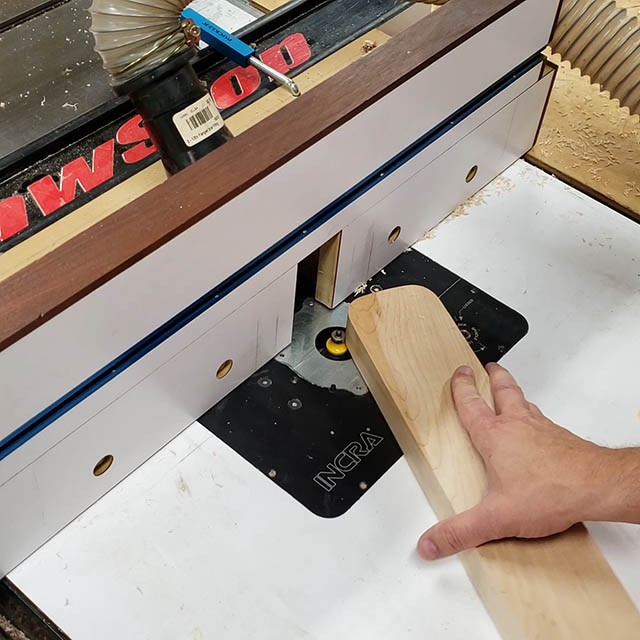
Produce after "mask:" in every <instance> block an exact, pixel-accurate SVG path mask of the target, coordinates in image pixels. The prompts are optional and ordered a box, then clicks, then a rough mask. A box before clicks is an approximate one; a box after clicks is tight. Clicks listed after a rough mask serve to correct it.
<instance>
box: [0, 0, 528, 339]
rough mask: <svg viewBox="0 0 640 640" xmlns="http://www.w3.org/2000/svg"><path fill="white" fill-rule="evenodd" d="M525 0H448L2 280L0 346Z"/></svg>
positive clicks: (254, 181) (138, 258)
mask: <svg viewBox="0 0 640 640" xmlns="http://www.w3.org/2000/svg"><path fill="white" fill-rule="evenodd" d="M522 1H523V0H485V1H484V2H481V3H476V2H463V3H457V2H454V3H450V4H447V5H446V6H445V7H444V8H442V9H441V10H439V11H438V12H436V13H435V14H434V15H432V16H429V17H428V18H426V19H425V20H422V21H420V22H419V23H417V24H416V25H414V26H413V27H411V28H409V29H408V30H407V31H406V32H405V33H403V34H401V35H399V36H398V37H397V38H393V39H392V40H390V41H389V42H388V43H386V44H385V45H383V46H381V47H379V48H377V49H376V50H374V51H373V52H372V53H371V54H370V55H369V56H366V57H364V58H362V59H361V60H359V61H358V62H356V63H354V64H353V65H351V66H350V67H348V68H347V69H344V70H343V71H341V72H340V73H338V74H336V75H335V76H333V77H332V78H331V79H329V80H327V81H326V82H324V83H322V84H321V85H320V86H318V87H316V88H314V89H312V90H311V91H309V92H308V93H306V94H304V95H303V96H302V97H301V98H299V99H297V100H296V101H294V102H292V103H291V104H289V105H287V106H286V107H284V108H283V109H281V110H279V111H278V112H276V113H275V114H273V115H272V116H270V117H269V118H267V119H266V120H263V121H262V122H260V123H259V124H257V125H256V126H254V127H252V128H251V129H250V130H249V131H248V132H246V133H244V134H242V135H240V136H238V137H237V138H235V139H233V140H231V141H229V142H228V143H227V144H225V145H224V146H223V147H221V148H220V149H218V150H217V151H216V152H215V153H212V154H210V155H209V156H207V157H205V158H203V159H202V160H201V161H199V162H198V163H196V164H195V165H192V166H191V167H189V168H187V169H185V170H184V171H182V172H181V173H179V174H178V175H176V176H173V177H172V178H171V179H170V180H167V181H166V182H164V183H163V184H161V185H159V186H157V187H156V188H154V189H152V190H151V191H149V192H148V193H146V194H145V195H143V196H141V197H140V198H138V199H137V200H135V201H134V202H132V203H131V204H129V205H127V206H125V207H123V208H122V209H120V210H119V211H117V212H116V213H114V214H113V215H111V216H109V217H108V218H106V219H105V220H103V221H101V222H100V223H98V224H97V225H95V226H93V227H91V228H90V229H88V230H87V231H85V232H83V233H81V234H79V235H77V236H75V237H74V238H72V239H70V240H69V242H67V243H65V244H63V245H62V246H60V247H57V248H56V249H55V250H53V251H51V252H50V253H48V254H47V255H45V256H43V257H42V258H41V259H40V260H37V261H35V262H34V263H32V264H30V265H29V266H27V267H25V269H23V270H22V271H20V272H18V273H16V274H15V275H13V276H11V277H10V278H7V279H6V280H4V281H3V282H2V283H0V300H2V301H3V304H2V315H1V319H0V349H4V348H6V347H7V346H8V345H10V344H12V343H13V342H15V341H16V340H17V339H19V338H20V337H22V336H24V335H26V334H27V333H28V332H30V331H32V330H33V329H35V328H36V327H38V326H40V325H41V324H42V323H44V322H46V321H47V320H49V319H50V318H52V317H53V316H54V315H56V314H57V313H59V312H60V311H62V310H63V309H65V308H67V307H68V306H69V305H71V304H73V303H74V302H76V301H77V300H79V299H80V298H82V297H83V296H85V295H87V294H88V293H90V292H91V291H93V290H95V289H96V288H97V287H98V286H100V285H102V284H104V283H105V282H107V281H108V280H109V279H111V278H113V277H114V276H115V275H117V274H118V273H121V272H122V271H123V270H125V269H126V268H127V267H129V266H131V265H132V264H134V263H135V262H137V261H138V260H140V259H141V258H143V257H145V256H147V255H149V254H150V253H151V252H152V251H154V250H155V249H157V248H158V247H160V246H161V245H163V244H165V243H166V242H168V241H169V240H171V239H172V238H173V237H175V236H176V235H177V234H179V233H181V232H182V231H184V230H185V229H187V228H189V227H190V226H192V225H193V224H195V223H196V222H198V221H199V220H201V219H202V218H203V217H205V216H206V215H208V214H210V213H211V212H213V211H215V209H217V208H219V207H220V206H222V205H223V204H225V203H226V202H228V201H229V200H231V199H232V198H234V197H235V196H237V195H239V194H240V193H242V192H243V191H245V190H246V189H248V188H249V187H250V186H252V185H253V184H255V183H256V182H258V181H259V180H261V179H262V178H264V177H265V176H266V175H268V174H269V173H271V172H272V171H274V170H275V169H277V168H278V167H279V166H281V165H283V164H284V163H286V162H287V161H288V160H290V159H291V158H293V157H294V156H295V155H297V154H299V153H300V152H302V151H303V150H304V149H306V148H308V147H309V146H311V145H312V144H314V143H315V142H317V141H318V140H320V139H321V138H322V137H324V136H326V135H327V134H328V133H330V132H331V131H332V130H334V129H336V128H337V127H339V126H340V125H342V124H343V123H344V122H346V121H347V120H349V119H350V118H352V117H353V116H355V115H357V114H358V113H359V112H360V111H362V109H364V108H366V107H368V106H369V105H371V104H372V103H374V102H375V101H377V100H379V99H380V98H381V97H382V96H384V95H385V94H387V93H389V92H390V91H392V90H393V89H395V88H396V87H397V86H399V85H400V84H402V83H403V82H404V81H406V80H407V79H408V78H410V77H412V76H413V75H415V74H416V73H418V72H420V71H421V70H422V69H424V68H425V67H426V66H428V65H429V64H431V63H432V62H434V61H435V60H437V59H439V58H440V57H442V56H444V55H445V54H446V53H448V52H449V51H451V50H452V49H453V48H455V47H456V46H457V45H459V44H461V43H462V42H464V41H465V40H467V39H468V38H469V37H471V36H472V35H474V34H475V33H477V32H479V31H480V30H482V29H483V28H484V27H486V26H487V25H488V24H490V23H492V22H493V21H495V20H497V19H498V18H500V17H501V16H502V15H504V14H505V13H507V12H508V11H509V10H511V9H513V8H514V7H516V6H517V5H519V4H521V3H522ZM211 176H216V180H211Z"/></svg>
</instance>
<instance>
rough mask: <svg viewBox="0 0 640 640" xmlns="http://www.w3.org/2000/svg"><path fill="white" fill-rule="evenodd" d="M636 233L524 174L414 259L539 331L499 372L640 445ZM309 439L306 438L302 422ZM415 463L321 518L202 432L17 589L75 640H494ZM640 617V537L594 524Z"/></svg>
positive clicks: (31, 567)
mask: <svg viewBox="0 0 640 640" xmlns="http://www.w3.org/2000/svg"><path fill="white" fill-rule="evenodd" d="M638 246H640V227H639V226H638V225H637V223H635V222H632V221H630V220H628V219H626V218H624V217H623V216H621V215H619V214H618V213H616V212H614V211H612V210H611V209H609V208H607V207H606V206H605V205H603V204H600V203H598V202H596V201H594V200H592V199H590V198H589V197H588V196H586V195H584V194H582V193H580V192H578V191H576V190H574V189H573V188H571V187H569V186H567V185H565V184H564V183H562V182H560V181H559V180H556V179H554V178H552V177H550V176H549V175H547V174H545V173H543V172H541V171H540V170H538V169H536V168H534V167H532V166H531V165H529V164H527V163H526V162H524V161H519V162H517V163H516V164H515V165H514V166H512V167H511V168H510V169H508V170H507V171H506V172H505V173H504V174H503V175H501V176H500V177H498V178H497V179H496V180H495V181H494V182H493V183H492V184H490V185H489V186H488V187H487V188H485V189H484V190H483V191H482V192H480V193H479V194H478V195H476V196H474V197H473V198H472V199H471V200H470V201H469V202H467V203H466V204H465V205H463V206H462V207H460V208H458V209H457V210H456V211H455V212H454V213H453V214H452V215H450V216H449V217H448V218H447V219H446V220H445V221H444V222H442V223H441V224H440V225H438V226H437V227H436V228H435V229H434V230H432V231H431V232H430V233H429V234H427V236H426V237H425V238H424V240H422V241H421V242H419V243H418V244H417V245H416V249H417V250H418V251H420V252H422V253H424V254H426V255H427V256H429V257H431V258H432V259H434V260H435V261H437V262H439V263H440V264H442V265H443V266H445V267H447V268H448V269H450V270H452V271H454V272H455V273H456V274H458V275H459V276H461V277H463V278H465V279H467V280H469V281H470V282H472V283H474V284H475V285H477V286H478V287H480V288H482V289H483V290H484V291H486V292H487V293H489V294H491V295H493V296H495V297H496V298H498V299H499V300H500V301H502V302H504V303H506V304H507V305H509V306H510V307H512V308H513V309H515V310H517V311H519V312H520V313H521V314H523V315H524V316H525V317H526V319H527V320H528V322H529V332H528V335H527V336H526V337H525V338H524V339H523V340H522V341H521V342H519V343H518V344H517V345H516V347H515V348H514V349H513V350H512V351H511V352H509V353H508V354H507V356H506V357H505V358H504V359H503V360H502V363H503V364H504V365H505V366H507V367H508V368H509V369H510V370H511V371H512V372H513V373H514V375H515V376H516V378H517V379H518V381H519V382H520V383H521V384H522V386H523V387H524V390H525V392H526V394H527V396H528V398H529V399H530V400H531V401H532V402H535V403H536V404H538V405H539V406H540V407H541V409H542V410H543V411H544V412H545V413H546V414H547V415H548V416H549V417H551V418H552V419H553V420H555V421H557V422H558V423H559V424H561V425H563V426H566V427H569V428H571V429H572V430H573V431H575V432H576V433H578V434H579V435H581V436H583V437H586V438H589V439H593V440H595V441H597V442H599V443H602V444H605V445H610V446H622V445H633V444H635V445H637V444H640V399H639V397H638V391H637V380H638V379H639V378H640V343H639V342H638V341H637V340H636V339H635V333H636V331H637V319H638V317H640V286H639V285H640V256H639V255H638ZM301 428H304V425H301ZM434 521H435V517H434V514H433V512H432V511H431V509H430V507H429V505H428V504H427V502H426V500H425V499H424V496H423V494H422V492H421V491H420V489H419V487H418V484H417V483H416V481H415V479H414V478H413V476H412V474H411V472H410V471H409V468H408V466H407V464H406V463H405V460H404V459H401V460H399V461H398V462H397V463H396V464H395V465H394V466H393V467H392V468H391V469H390V470H389V471H388V472H387V473H386V474H385V475H384V476H383V477H382V479H381V480H379V481H378V482H377V483H376V484H375V485H374V486H372V487H371V488H369V489H368V490H367V491H366V493H365V494H364V495H363V496H362V498H361V499H360V500H358V502H357V503H356V504H355V505H354V506H353V507H352V508H351V509H350V510H349V511H348V512H347V513H346V514H344V515H343V516H341V517H338V518H333V519H323V518H320V517H318V516H315V515H313V514H312V513H311V512H310V511H308V510H306V509H305V508H303V507H302V505H300V504H299V503H297V502H296V501H294V500H293V499H292V498H291V497H290V496H289V495H287V494H286V493H285V492H283V491H281V490H280V489H279V488H278V487H277V486H275V484H272V483H270V482H269V481H268V479H267V478H265V476H264V475H263V474H261V473H260V472H258V471H257V470H256V469H255V468H254V467H252V466H251V465H250V464H248V463H247V462H246V461H245V460H244V459H242V458H241V457H240V456H239V455H237V454H236V453H235V452H233V451H232V450H231V449H230V448H228V447H227V446H226V445H225V444H223V443H222V442H221V441H220V440H219V439H217V438H216V437H214V436H213V435H212V434H211V433H210V432H209V431H207V430H205V429H204V428H203V427H202V426H201V425H199V424H197V423H196V424H194V425H192V426H191V427H190V428H189V429H187V430H186V431H185V432H183V433H182V434H181V435H180V436H179V437H178V438H176V439H175V440H174V441H172V442H171V443H170V444H169V445H167V446H166V447H165V448H164V449H162V450H161V451H160V452H159V453H158V454H156V455H155V456H154V457H153V458H152V459H151V460H149V461H148V462H147V463H146V464H144V465H143V466H142V467H141V468H139V469H138V470H137V471H135V472H134V473H133V474H132V475H131V476H129V477H128V478H126V479H125V480H124V481H123V482H122V483H120V484H119V485H118V486H117V487H116V488H115V489H114V490H112V491H111V492H110V493H109V494H107V495H106V496H105V497H104V498H102V499H101V500H100V501H99V502H98V503H96V504H95V505H94V506H92V507H91V508H90V509H88V510H87V511H86V512H85V513H83V514H82V515H81V516H80V517H79V518H77V519H76V520H75V521H74V522H73V523H72V524H71V525H69V526H68V527H67V528H66V529H64V530H63V531H62V532H61V533H60V534H58V535H57V536H56V537H55V538H53V539H52V540H51V541H50V542H48V543H47V544H45V545H44V546H43V547H42V548H40V549H39V550H38V551H37V552H36V553H34V554H33V555H32V556H31V557H30V558H29V559H27V560H26V561H25V562H24V563H23V564H22V565H20V566H19V567H18V568H17V569H15V570H14V571H13V572H12V573H11V574H10V575H9V578H10V579H11V580H12V581H13V582H14V583H15V584H16V585H17V586H18V587H19V588H20V589H22V590H23V591H24V592H25V593H26V594H27V595H28V596H29V597H30V598H31V599H33V600H34V602H35V603H36V604H37V605H38V606H39V607H41V608H42V609H43V610H44V612H45V613H46V614H48V615H49V616H50V617H51V618H52V619H53V620H54V621H55V622H56V623H57V624H59V625H60V626H61V627H62V628H63V629H64V630H65V631H66V633H67V634H69V636H70V637H71V638H73V639H74V640H83V639H85V638H86V639H91V640H102V639H105V640H106V639H107V638H113V637H121V638H136V639H137V640H142V639H143V638H149V639H153V640H160V639H165V638H166V639H171V640H174V639H178V638H180V639H182V638H184V639H189V640H197V639H205V638H216V637H223V638H225V639H227V638H228V639H233V638H238V639H245V638H260V639H261V640H262V639H266V638H288V639H293V638H313V639H314V640H316V639H317V640H327V639H329V638H345V637H349V638H353V639H354V640H355V639H359V638H362V639H366V640H372V639H374V638H397V639H401V638H451V639H455V638H460V639H462V638H465V639H466V638H474V640H485V639H486V640H497V638H498V635H497V632H496V631H495V628H494V627H493V624H492V622H491V619H490V618H489V616H488V614H487V613H486V611H485V609H484V608H483V606H482V603H481V601H480V599H479V598H478V597H477V596H476V594H475V593H474V591H473V589H472V587H471V584H470V582H469V581H468V579H467V577H466V574H465V573H464V571H463V569H462V565H461V564H460V562H459V560H458V559H457V558H451V559H448V560H445V561H440V562H438V563H435V564H426V563H424V562H422V561H421V560H420V559H419V558H418V556H417V553H416V552H415V551H414V549H415V543H416V541H417V539H418V536H419V535H420V533H421V532H422V531H423V530H424V529H426V528H427V527H428V526H430V525H431V524H432V523H433V522H434ZM589 529H590V531H591V533H592V534H593V535H594V536H595V538H596V540H597V542H598V544H599V545H600V546H601V548H602V549H603V551H604V553H605V555H606V557H607V559H608V561H609V562H610V564H611V566H612V567H613V569H614V571H615V572H616V574H617V575H618V577H619V578H620V580H621V582H622V583H623V584H624V586H625V587H626V588H627V590H628V592H629V593H630V595H631V597H632V598H633V600H634V601H635V603H636V605H638V606H640V570H639V569H638V566H639V565H638V562H637V558H638V556H639V554H640V527H636V526H631V525H620V524H609V523H606V524H605V523H599V524H589Z"/></svg>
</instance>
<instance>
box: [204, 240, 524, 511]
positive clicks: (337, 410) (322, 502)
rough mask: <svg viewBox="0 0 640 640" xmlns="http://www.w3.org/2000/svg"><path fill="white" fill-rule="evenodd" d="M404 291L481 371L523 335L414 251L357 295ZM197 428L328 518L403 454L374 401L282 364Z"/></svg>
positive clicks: (516, 323)
mask: <svg viewBox="0 0 640 640" xmlns="http://www.w3.org/2000/svg"><path fill="white" fill-rule="evenodd" d="M407 284H419V285H423V286H425V287H428V288H429V289H431V290H432V291H433V292H434V293H436V294H437V295H438V296H439V297H440V299H441V300H442V302H443V304H444V305H445V307H446V308H447V310H448V311H449V313H450V314H451V316H452V317H453V318H454V320H455V321H456V323H457V324H458V327H459V328H460V330H461V331H462V333H463V335H464V336H465V337H466V338H467V340H468V342H469V344H470V345H471V347H472V348H473V350H474V351H475V353H476V355H477V356H478V358H479V359H480V361H481V362H482V363H483V364H487V363H488V362H497V361H498V360H499V359H500V358H501V357H502V356H503V355H504V354H505V353H507V352H508V351H509V350H510V349H511V348H512V347H513V346H514V345H515V344H516V343H517V342H519V341H520V340H521V339H522V338H523V337H524V336H525V335H526V334H527V331H528V324H527V321H526V319H525V318H524V317H523V316H522V315H520V314H519V313H518V312H517V311H514V310H513V309H510V308H509V307H507V306H506V305H504V304H503V303H501V302H499V301H498V300H496V299H495V298H492V297H491V296H489V295H488V294H486V293H484V292H482V291H481V290H480V289H478V288H477V287H475V286H473V285H472V284H471V283H469V282H467V281H466V280H463V279H462V278H459V277H458V276H457V275H455V274H454V273H452V272H451V271H448V270H447V269H445V268H444V267H442V266H440V265H439V264H437V263H436V262H434V261H433V260H431V259H429V258H427V257H426V256H424V255H422V254H421V253H418V252H417V251H413V250H411V251H407V252H405V253H403V254H402V255H401V256H400V257H399V258H397V259H396V260H395V261H394V262H393V263H392V264H391V265H389V266H388V267H387V268H386V269H384V270H383V271H381V272H380V273H379V274H377V275H376V276H374V277H373V278H372V279H371V280H370V281H369V282H368V283H367V286H366V288H363V291H362V292H359V294H358V295H362V294H364V293H368V292H370V291H372V290H373V291H376V290H379V289H380V288H382V289H388V288H392V287H397V286H402V285H407ZM354 297H355V294H354V296H352V297H351V298H350V299H349V300H347V302H350V301H351V300H352V299H353V298H354ZM313 338H315V336H313ZM425 366H428V363H425ZM200 422H201V423H202V424H203V425H204V426H205V427H206V428H207V429H208V430H209V431H211V432H212V433H213V434H215V435H216V436H217V437H219V438H220V439H221V440H222V441H224V442H225V443H226V444H228V445H229V446H230V447H231V448H232V449H234V450H235V451H236V452H238V453H239V454H240V455H241V456H242V457H243V458H245V460H247V461H248V462H249V463H250V464H252V465H253V466H254V467H256V468H257V469H258V470H260V471H261V472H262V473H263V474H264V475H265V479H266V480H267V481H270V482H274V483H275V484H276V485H278V486H279V487H280V488H282V489H283V490H284V491H286V492H287V493H288V494H290V495H291V496H292V497H293V498H294V499H295V500H297V501H298V502H299V503H301V504H302V505H304V506H305V507H306V508H308V509H309V510H311V511H312V512H313V513H315V514H317V515H318V516H321V517H325V518H334V517H337V516H340V515H342V514H344V513H345V512H346V511H347V510H348V509H349V508H350V507H351V506H353V505H354V504H355V503H356V502H357V500H358V499H359V498H360V497H361V496H362V495H363V494H364V493H366V491H367V490H368V489H369V488H370V487H372V486H373V485H374V484H375V482H376V481H378V480H379V479H380V478H381V477H382V476H383V475H384V474H385V472H386V471H387V470H388V469H390V468H391V466H392V465H393V464H394V463H395V462H396V461H397V460H398V459H399V458H400V457H401V456H402V451H401V450H400V448H399V446H398V444H397V442H396V440H395V438H394V437H393V434H392V433H391V430H390V429H389V427H388V426H387V423H386V422H385V420H384V418H383V417H382V414H381V413H380V411H379V409H378V407H377V405H376V403H375V402H374V400H373V398H372V396H371V394H370V393H367V394H365V395H358V394H355V393H353V392H352V391H348V390H342V389H334V388H324V387H321V386H317V385H316V384H312V383H310V382H307V381H306V380H304V379H302V378H301V377H300V376H299V375H298V374H297V373H296V372H295V371H294V370H292V369H291V368H290V367H289V366H287V365H286V364H283V363H282V362H281V361H278V358H275V359H274V360H272V361H271V362H269V363H268V364H267V365H266V366H265V367H263V368H262V369H260V370H259V371H257V372H256V373H255V374H254V375H253V376H251V378H250V379H249V380H247V381H246V382H244V383H243V384H241V385H240V386H239V387H238V388H237V389H235V390H234V391H233V392H232V393H230V394H229V395H228V396H226V397H225V398H224V399H223V400H221V401H220V402H219V403H217V404H216V405H215V406H214V407H213V408H211V409H210V410H209V411H207V413H205V414H204V415H203V416H202V417H201V418H200Z"/></svg>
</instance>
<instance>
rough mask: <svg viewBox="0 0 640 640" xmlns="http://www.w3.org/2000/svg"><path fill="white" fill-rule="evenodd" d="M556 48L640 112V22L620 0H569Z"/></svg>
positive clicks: (553, 44)
mask: <svg viewBox="0 0 640 640" xmlns="http://www.w3.org/2000/svg"><path fill="white" fill-rule="evenodd" d="M415 1H416V2H422V3H423V4H445V3H446V2H447V1H448V0H438V1H436V2H426V1H425V0H415ZM551 50H552V51H553V53H556V54H559V55H560V57H561V58H562V59H563V60H565V61H566V62H568V63H569V64H570V65H571V66H572V67H573V68H575V69H578V70H579V71H580V73H582V75H583V76H588V77H589V78H590V79H591V82H592V83H593V84H598V85H600V88H601V89H602V90H603V91H608V92H609V95H610V96H611V98H612V99H616V100H618V101H619V102H620V106H621V107H627V108H628V109H629V111H630V112H631V114H640V25H639V24H638V20H637V19H636V18H635V17H633V16H631V15H629V13H628V12H627V10H626V9H621V8H620V7H618V5H617V4H616V3H615V0H564V1H563V3H562V6H561V8H560V16H559V19H558V24H557V26H556V30H555V32H554V34H553V39H552V41H551Z"/></svg>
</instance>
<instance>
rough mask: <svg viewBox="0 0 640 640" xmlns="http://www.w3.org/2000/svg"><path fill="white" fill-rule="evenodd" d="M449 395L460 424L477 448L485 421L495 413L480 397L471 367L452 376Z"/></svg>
mask: <svg viewBox="0 0 640 640" xmlns="http://www.w3.org/2000/svg"><path fill="white" fill-rule="evenodd" d="M451 394H452V396H453V403H454V405H455V408H456V411H457V412H458V416H459V418H460V422H462V425H463V426H464V428H465V429H466V430H467V431H468V432H469V435H470V436H471V440H472V441H473V443H474V444H475V445H476V446H478V443H479V441H480V440H481V439H482V434H483V433H484V431H485V428H484V427H485V426H486V422H487V420H490V419H491V418H495V413H494V412H493V410H492V409H491V408H490V407H489V405H488V404H487V403H486V402H485V401H484V399H483V398H482V397H481V396H480V393H479V392H478V388H477V387H476V380H475V376H474V375H473V370H472V369H471V367H460V368H459V369H457V370H456V372H455V373H454V374H453V378H451Z"/></svg>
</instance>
